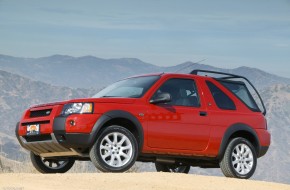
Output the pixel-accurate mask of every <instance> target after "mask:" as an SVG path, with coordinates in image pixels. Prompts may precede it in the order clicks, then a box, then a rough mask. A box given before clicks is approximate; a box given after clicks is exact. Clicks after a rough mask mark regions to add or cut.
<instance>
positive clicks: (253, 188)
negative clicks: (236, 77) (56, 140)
mask: <svg viewBox="0 0 290 190" xmlns="http://www.w3.org/2000/svg"><path fill="white" fill-rule="evenodd" d="M40 189H42V190H46V189H52V190H58V189H62V190H72V189H78V190H81V189H118V190H123V189H126V190H148V189H165V190H172V189H174V190H177V189H178V190H179V189H180V190H183V189H194V190H216V189H217V190H233V189H234V190H286V189H287V190H290V185H284V184H277V183H269V182H262V181H252V180H237V179H229V178H225V177H208V176H198V175H186V174H171V173H121V174H113V173H107V174H104V173H89V174H88V173H85V174H82V173H78V174H74V173H68V174H46V175H44V174H25V173H18V174H17V173H16V174H0V190H40Z"/></svg>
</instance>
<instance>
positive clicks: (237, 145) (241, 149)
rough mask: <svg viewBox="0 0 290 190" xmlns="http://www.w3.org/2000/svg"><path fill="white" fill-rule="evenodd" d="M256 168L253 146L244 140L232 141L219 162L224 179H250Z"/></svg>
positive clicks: (236, 139) (235, 139)
mask: <svg viewBox="0 0 290 190" xmlns="http://www.w3.org/2000/svg"><path fill="white" fill-rule="evenodd" d="M256 166H257V154H256V151H255V148H254V147H253V145H252V144H251V143H250V142H249V141H248V140H247V139H245V138H241V137H238V138H234V139H232V140H231V141H230V142H229V144H228V146H227V148H226V151H225V153H224V156H223V158H222V160H221V161H220V168H221V170H222V172H223V174H224V175H225V176H226V177H234V178H241V179H248V178H250V177H251V176H252V175H253V174H254V172H255V170H256Z"/></svg>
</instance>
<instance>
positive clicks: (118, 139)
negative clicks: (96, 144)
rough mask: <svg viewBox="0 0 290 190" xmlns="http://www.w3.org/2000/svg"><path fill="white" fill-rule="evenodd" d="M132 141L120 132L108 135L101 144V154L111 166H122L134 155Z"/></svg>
mask: <svg viewBox="0 0 290 190" xmlns="http://www.w3.org/2000/svg"><path fill="white" fill-rule="evenodd" d="M132 151H133V147H132V143H131V141H130V140H129V138H128V137H127V136H126V135H124V134H122V133H118V132H113V133H109V134H108V135H106V136H105V137H104V138H103V139H102V141H101V144H100V154H101V157H102V159H103V161H104V162H105V163H106V164H108V165H109V166H111V167H122V166H124V165H125V164H127V163H128V162H129V161H130V159H131V157H132Z"/></svg>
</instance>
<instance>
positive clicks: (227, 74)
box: [190, 69, 248, 80]
mask: <svg viewBox="0 0 290 190" xmlns="http://www.w3.org/2000/svg"><path fill="white" fill-rule="evenodd" d="M198 73H211V74H219V75H225V76H227V77H221V78H222V79H226V78H228V79H229V78H244V79H246V78H245V77H243V76H240V75H234V74H230V73H223V72H218V71H209V70H199V69H198V70H192V71H191V72H190V74H193V75H198ZM246 80H248V79H246Z"/></svg>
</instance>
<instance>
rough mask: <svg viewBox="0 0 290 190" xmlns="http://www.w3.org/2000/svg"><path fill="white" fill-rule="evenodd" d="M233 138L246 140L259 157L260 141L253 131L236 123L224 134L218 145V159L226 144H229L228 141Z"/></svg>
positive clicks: (221, 155) (222, 153)
mask: <svg viewBox="0 0 290 190" xmlns="http://www.w3.org/2000/svg"><path fill="white" fill-rule="evenodd" d="M235 137H243V138H245V139H247V140H248V141H250V142H251V143H252V144H253V146H254V148H255V150H256V153H257V156H258V157H260V147H261V145H260V141H259V138H258V135H257V133H256V132H255V130H254V129H253V128H251V127H250V126H248V125H246V124H243V123H237V124H234V125H232V126H230V127H229V128H228V129H227V130H226V132H225V133H224V136H223V139H222V141H221V144H220V148H219V152H218V158H219V159H221V158H222V157H223V155H224V153H225V150H226V147H227V145H228V143H229V142H230V140H231V139H233V138H235Z"/></svg>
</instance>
